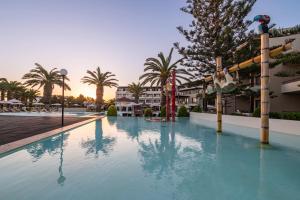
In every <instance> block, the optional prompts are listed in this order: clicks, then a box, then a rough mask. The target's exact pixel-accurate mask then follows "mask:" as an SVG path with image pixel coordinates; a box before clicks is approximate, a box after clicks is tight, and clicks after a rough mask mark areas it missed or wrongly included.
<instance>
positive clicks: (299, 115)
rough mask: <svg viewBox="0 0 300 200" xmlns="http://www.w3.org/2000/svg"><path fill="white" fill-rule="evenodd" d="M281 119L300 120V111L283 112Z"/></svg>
mask: <svg viewBox="0 0 300 200" xmlns="http://www.w3.org/2000/svg"><path fill="white" fill-rule="evenodd" d="M281 119H288V120H300V112H283V113H281Z"/></svg>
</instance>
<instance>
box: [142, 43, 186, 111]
mask: <svg viewBox="0 0 300 200" xmlns="http://www.w3.org/2000/svg"><path fill="white" fill-rule="evenodd" d="M172 54H173V48H172V49H171V50H170V53H169V55H168V56H167V57H165V56H164V54H163V53H162V52H160V53H159V54H158V58H152V57H151V58H147V59H146V62H145V64H144V66H145V68H144V72H145V73H144V74H143V75H141V76H140V80H142V83H141V84H142V85H145V84H147V83H150V86H151V87H152V86H153V85H156V86H160V88H161V106H164V105H166V97H165V94H164V92H163V91H164V86H165V85H166V83H167V80H168V79H169V78H170V77H171V76H172V71H173V70H176V81H177V82H178V83H179V84H181V80H185V81H190V78H189V76H192V75H191V74H190V73H189V72H187V71H186V70H185V69H178V68H177V65H178V64H179V63H180V62H181V61H182V59H179V60H177V61H175V62H174V63H171V61H172Z"/></svg>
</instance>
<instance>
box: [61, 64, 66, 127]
mask: <svg viewBox="0 0 300 200" xmlns="http://www.w3.org/2000/svg"><path fill="white" fill-rule="evenodd" d="M67 74H68V71H67V70H66V69H61V70H60V75H61V76H62V101H61V126H64V108H65V78H66V76H67Z"/></svg>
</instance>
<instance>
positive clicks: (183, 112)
mask: <svg viewBox="0 0 300 200" xmlns="http://www.w3.org/2000/svg"><path fill="white" fill-rule="evenodd" d="M188 116H190V115H189V112H188V111H187V109H186V107H185V106H180V108H179V110H178V114H177V117H188Z"/></svg>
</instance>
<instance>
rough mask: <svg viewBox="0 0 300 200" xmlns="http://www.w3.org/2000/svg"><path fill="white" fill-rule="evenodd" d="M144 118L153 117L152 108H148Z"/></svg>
mask: <svg viewBox="0 0 300 200" xmlns="http://www.w3.org/2000/svg"><path fill="white" fill-rule="evenodd" d="M144 117H152V110H151V108H146V109H145V110H144Z"/></svg>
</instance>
